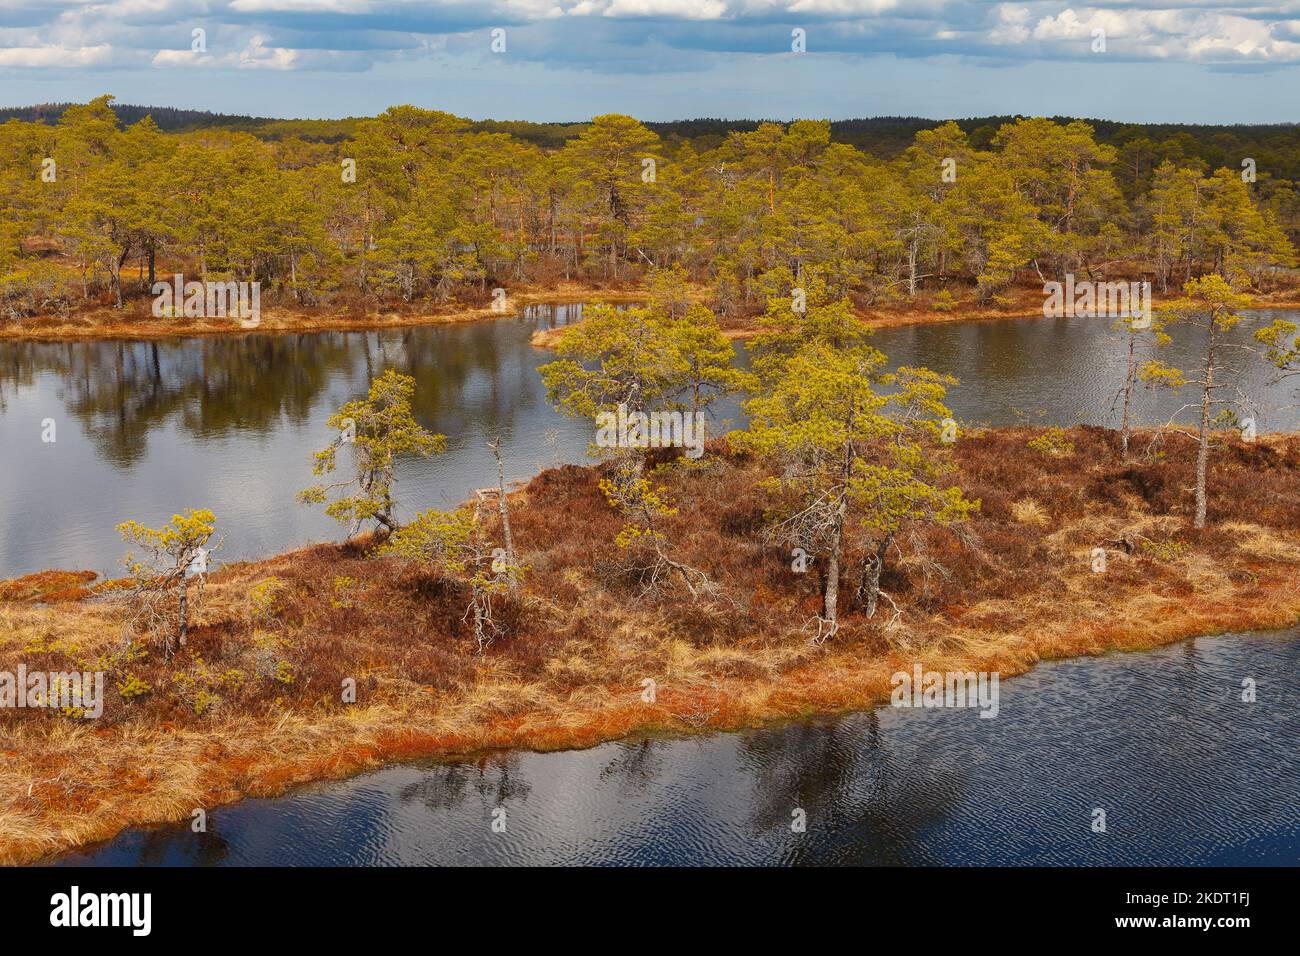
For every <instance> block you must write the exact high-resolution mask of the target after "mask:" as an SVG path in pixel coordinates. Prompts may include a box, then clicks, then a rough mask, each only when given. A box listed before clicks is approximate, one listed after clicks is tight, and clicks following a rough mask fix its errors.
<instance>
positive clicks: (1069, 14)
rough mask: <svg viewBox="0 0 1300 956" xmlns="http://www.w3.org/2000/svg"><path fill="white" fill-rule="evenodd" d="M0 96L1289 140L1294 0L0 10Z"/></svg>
mask: <svg viewBox="0 0 1300 956" xmlns="http://www.w3.org/2000/svg"><path fill="white" fill-rule="evenodd" d="M196 30H202V31H203V33H202V40H203V43H202V44H201V47H202V48H201V49H198V50H196V49H195V46H196V45H198V44H196V41H195V39H194V36H195V34H194V31H196ZM494 30H501V31H504V33H503V34H497V36H498V37H499V38H500V37H503V38H504V50H500V49H498V50H496V51H494V49H493V31H494ZM796 30H798V31H802V35H803V38H804V46H805V49H804V51H802V52H796V51H795V50H794V49H792V47H793V46H794V45H796V44H795V41H794V31H796ZM497 46H498V48H499V47H500V46H501V43H500V42H499V41H498V43H497ZM0 91H2V92H0V105H2V106H18V105H26V104H30V103H38V102H50V101H61V100H83V101H84V100H86V99H89V98H90V97H92V96H96V95H98V94H100V93H112V94H114V95H115V96H116V97H117V98H118V100H119V101H121V102H127V103H143V104H148V105H159V106H176V107H188V108H197V109H210V110H216V111H221V112H229V113H250V114H255V115H262V116H285V117H289V116H302V117H338V116H347V115H363V114H374V113H376V112H379V111H381V110H383V109H384V108H386V107H388V106H390V105H393V104H396V103H414V104H416V105H418V106H425V107H430V108H437V109H444V110H447V111H449V112H453V113H457V114H460V115H463V116H470V117H474V118H483V117H493V118H500V119H530V120H580V119H586V118H588V117H590V116H593V115H596V114H599V113H605V112H623V113H630V114H632V115H634V116H637V117H639V118H642V119H647V120H665V119H679V118H687V117H696V116H721V117H728V118H737V117H749V118H760V117H770V118H778V119H789V118H794V117H830V118H834V119H842V118H847V117H853V116H880V115H920V116H929V117H934V118H948V117H962V116H976V115H988V114H1006V113H1024V114H1064V115H1076V116H1091V117H1100V118H1107V119H1118V120H1130V121H1137V122H1141V121H1176V122H1203V123H1224V122H1243V123H1246V122H1251V123H1254V122H1293V121H1297V120H1300V109H1298V108H1297V106H1296V104H1297V103H1300V0H1278V2H1271V3H1270V2H1210V0H1186V2H1184V3H1182V4H1180V5H1178V6H1171V5H1168V4H1166V3H1162V2H1159V0H1153V2H1145V3H1142V2H1140V3H1128V4H1106V3H1095V4H1092V5H1082V4H1077V3H1066V2H1058V0H1027V2H997V0H965V2H957V0H419V2H415V0H101V2H80V0H0Z"/></svg>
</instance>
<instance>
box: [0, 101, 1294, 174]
mask: <svg viewBox="0 0 1300 956" xmlns="http://www.w3.org/2000/svg"><path fill="white" fill-rule="evenodd" d="M73 105H76V104H72V103H42V104H40V105H37V106H19V107H11V108H6V109H0V122H4V121H5V120H9V119H17V120H23V121H25V122H40V123H57V122H58V121H59V118H60V117H61V116H62V115H63V113H64V111H65V110H66V109H68V107H70V106H73ZM113 112H114V113H116V114H117V117H118V121H119V122H120V123H121V124H122V125H123V126H129V125H131V124H132V123H135V122H138V121H139V120H142V119H144V118H145V117H146V116H150V117H152V118H153V121H154V122H155V123H157V124H158V128H159V129H161V130H162V131H163V132H165V133H183V132H190V131H193V130H200V129H209V128H212V127H221V128H223V129H228V130H238V131H241V132H245V133H251V134H252V135H254V136H256V137H258V138H259V139H267V140H278V139H284V138H286V137H298V138H300V139H304V140H311V141H315V142H324V143H336V142H340V141H342V140H345V139H350V138H352V137H354V136H355V135H356V132H357V126H358V124H359V123H362V122H364V121H365V119H366V117H350V118H347V119H337V120H314V119H292V120H282V119H269V118H267V117H261V116H237V115H233V114H230V113H209V112H207V111H206V110H182V109H175V108H173V107H170V106H131V105H127V104H122V103H114V104H113ZM1020 118H1021V117H1019V116H1014V115H1008V116H979V117H973V118H969V119H955V120H952V121H951V122H953V123H956V125H957V126H958V127H959V128H960V129H961V130H962V131H963V132H964V133H966V135H967V138H968V139H969V142H970V144H971V145H972V146H973V147H975V148H976V149H988V148H989V145H990V144H991V143H992V142H993V138H994V137H995V136H996V135H997V132H998V130H999V129H1001V128H1002V126H1004V125H1005V124H1007V123H1013V122H1015V121H1016V120H1017V119H1020ZM1076 118H1077V119H1082V120H1083V121H1084V122H1086V123H1087V124H1088V125H1089V126H1091V127H1092V128H1093V131H1094V134H1095V136H1096V139H1097V141H1098V142H1100V143H1105V144H1106V145H1108V146H1114V147H1116V148H1117V149H1119V150H1120V151H1121V153H1122V154H1123V155H1124V157H1125V158H1126V159H1127V160H1128V161H1129V163H1130V165H1131V167H1132V168H1133V169H1135V170H1137V171H1138V175H1139V176H1140V175H1141V172H1140V171H1141V169H1142V168H1143V166H1144V165H1145V164H1147V163H1148V162H1149V161H1150V160H1151V159H1152V158H1155V157H1159V159H1172V160H1179V159H1199V160H1201V161H1202V162H1204V163H1205V164H1206V165H1207V166H1209V167H1211V168H1215V169H1217V168H1218V167H1220V166H1239V165H1240V161H1241V157H1245V156H1249V157H1251V158H1253V159H1254V160H1255V161H1256V164H1257V165H1258V166H1259V167H1260V168H1264V169H1268V170H1271V171H1272V172H1273V175H1274V177H1275V178H1279V179H1289V180H1292V181H1293V182H1296V181H1300V123H1274V124H1260V125H1253V126H1252V125H1243V124H1234V125H1231V126H1202V125H1196V124H1188V123H1116V122H1112V121H1110V120H1099V119H1088V118H1087V117H1069V116H1052V117H1049V119H1051V120H1052V121H1053V122H1056V123H1061V124H1064V123H1069V122H1070V121H1071V120H1073V119H1076ZM765 122H766V123H771V122H780V121H778V120H770V119H759V120H724V119H711V118H701V119H686V120H674V121H672V122H670V123H652V122H646V123H643V125H644V126H645V127H646V128H647V129H650V130H653V131H654V132H655V133H656V134H658V136H659V137H660V138H661V139H663V140H665V141H668V142H686V143H690V144H691V145H692V146H694V147H696V148H697V149H708V148H712V147H714V146H718V145H720V144H721V143H722V142H723V141H724V140H725V139H726V138H727V137H728V136H729V135H730V134H732V133H751V132H753V131H754V130H756V129H758V127H759V125H760V124H762V123H765ZM944 122H946V121H945V120H933V119H925V118H923V117H920V116H874V117H869V118H862V119H847V120H831V121H830V128H831V142H833V143H845V144H847V145H849V146H856V147H857V148H858V149H860V150H863V151H864V152H867V153H870V154H871V155H872V156H877V157H879V158H881V159H893V158H895V157H897V156H899V155H901V154H902V153H903V151H904V150H905V149H907V147H909V146H911V145H912V141H913V140H914V139H915V138H916V134H917V133H919V132H920V131H921V130H927V129H934V128H936V127H938V126H941V125H943V123H944ZM590 125H591V124H590V122H572V123H530V122H526V121H524V120H478V121H470V127H469V128H470V129H471V130H473V131H476V132H485V133H508V134H509V135H511V136H513V137H515V138H516V139H520V140H523V141H524V142H527V143H532V144H533V145H535V146H541V147H544V148H552V149H553V148H559V147H560V146H563V145H564V144H565V143H566V142H568V141H569V140H571V139H573V138H574V137H575V136H577V135H578V134H579V133H581V132H582V131H583V130H584V129H586V128H587V127H588V126H590Z"/></svg>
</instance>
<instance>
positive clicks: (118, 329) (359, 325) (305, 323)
mask: <svg viewBox="0 0 1300 956" xmlns="http://www.w3.org/2000/svg"><path fill="white" fill-rule="evenodd" d="M646 296H647V293H646V292H645V291H644V290H641V289H605V288H599V287H596V286H592V285H584V284H578V283H560V284H557V285H556V286H555V287H554V288H546V289H543V288H528V289H511V290H510V297H509V299H508V300H507V301H506V304H505V310H506V311H505V314H507V315H509V314H512V313H513V312H514V311H515V310H516V309H519V308H521V307H523V306H526V305H534V304H540V303H555V302H574V301H604V302H635V301H641V300H644V299H645V298H646ZM501 315H502V313H501V312H499V311H497V310H495V309H493V308H492V306H491V305H489V304H483V303H482V302H477V301H475V302H464V301H451V302H446V303H432V302H419V303H411V304H409V305H403V306H402V307H401V308H393V309H382V310H378V311H376V310H375V309H374V308H371V307H364V306H360V305H356V304H352V305H341V306H338V307H334V308H328V309H326V308H318V309H307V308H297V307H291V306H274V307H270V306H268V307H264V308H263V309H262V316H261V321H260V323H259V324H258V326H257V327H256V328H255V329H246V328H244V327H243V326H241V325H240V323H239V320H238V319H234V318H226V319H221V318H213V319H202V318H177V319H173V318H165V319H159V318H155V317H154V316H153V315H152V314H151V312H150V304H149V300H135V301H133V302H131V303H130V304H129V305H128V307H127V308H125V309H121V310H119V309H115V308H113V307H111V306H95V307H87V308H82V309H78V310H77V311H75V312H74V313H72V314H69V315H44V316H36V317H33V318H29V319H23V320H21V321H13V322H0V339H30V340H35V341H57V340H61V339H78V340H84V339H161V338H172V337H175V336H189V335H248V334H250V333H267V332H364V331H374V330H382V329H399V328H407V327H410V326H418V325H446V324H451V323H458V322H474V321H478V320H482V319H494V318H500V317H501Z"/></svg>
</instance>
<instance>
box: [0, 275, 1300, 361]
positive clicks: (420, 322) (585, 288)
mask: <svg viewBox="0 0 1300 956" xmlns="http://www.w3.org/2000/svg"><path fill="white" fill-rule="evenodd" d="M1017 291H1018V293H1019V294H1018V295H1017V297H1016V301H1015V303H1014V305H1013V306H1011V307H1007V308H994V307H988V306H980V305H977V304H976V303H974V302H972V301H967V300H961V301H960V302H959V303H958V304H957V305H955V306H954V307H952V308H950V309H948V310H943V311H940V310H936V309H933V308H927V307H924V306H923V305H918V304H899V305H897V306H885V307H880V306H872V307H866V308H860V309H859V310H858V314H859V315H860V316H862V317H863V318H864V319H865V320H866V321H867V322H868V323H869V324H870V325H871V327H872V328H873V329H890V328H900V327H904V326H912V325H945V324H951V323H966V322H992V321H998V320H1002V319H1036V318H1044V316H1043V314H1042V304H1041V295H1039V294H1038V293H1036V292H1034V293H1033V294H1030V293H1031V292H1032V290H1029V289H1019V290H1017ZM693 294H694V295H696V296H699V295H702V294H703V293H702V291H701V290H698V289H697V290H693ZM649 297H650V292H649V291H648V290H645V289H603V288H599V287H596V286H590V285H582V284H577V283H574V284H569V285H565V286H562V287H559V288H556V289H540V290H525V291H522V292H520V293H518V294H517V295H514V296H511V297H510V298H508V299H507V300H506V305H505V307H504V309H501V310H498V309H494V308H492V307H491V306H483V307H478V308H463V307H455V306H453V307H450V308H447V309H446V310H445V311H441V312H427V311H419V312H397V311H387V312H378V313H367V314H365V315H364V316H357V315H352V314H346V313H343V312H340V313H338V314H330V313H325V314H321V313H319V312H317V311H307V310H295V309H289V308H280V307H277V308H268V309H267V310H266V314H265V316H264V317H263V319H262V321H261V322H260V323H259V324H258V326H257V327H256V328H243V327H242V326H240V324H239V322H238V320H233V319H220V320H210V321H209V320H204V319H189V320H181V321H179V322H178V321H175V320H161V319H154V318H152V317H151V316H141V315H138V314H135V313H121V312H117V311H116V310H113V309H111V308H107V307H101V308H98V309H86V310H81V311H80V312H79V313H76V314H74V315H72V316H68V317H63V316H38V317H36V318H32V319H25V320H22V321H9V322H5V323H0V341H28V342H66V341H103V340H116V341H162V340H168V339H178V338H200V337H202V338H207V337H217V336H239V335H264V334H268V333H271V334H305V333H316V332H372V331H376V332H382V331H389V330H393V329H406V328H421V327H426V326H439V325H460V324H465V323H469V322H481V321H491V320H496V319H505V318H511V317H513V316H514V315H515V314H516V313H517V312H518V310H520V309H521V308H525V307H527V306H530V305H547V304H556V305H563V304H574V303H582V304H586V303H597V302H611V303H627V302H644V301H645V300H647V299H648V298H649ZM1174 298H1176V296H1175V295H1174V294H1169V295H1162V296H1159V297H1157V298H1156V303H1157V304H1159V303H1160V302H1163V301H1170V300H1172V299H1174ZM1250 308H1251V309H1300V288H1293V289H1286V290H1282V291H1280V292H1277V293H1273V294H1270V295H1268V296H1260V297H1257V298H1256V299H1255V300H1254V301H1253V302H1252V304H1251V306H1250ZM760 317H761V316H755V317H752V318H751V319H750V321H749V323H748V324H745V325H741V326H731V327H724V328H723V333H724V334H725V335H726V336H727V337H728V338H730V339H733V340H736V339H740V340H743V339H747V338H751V337H752V336H754V335H757V334H759V333H760V332H761V331H762V327H761V326H759V325H756V324H754V320H756V319H758V318H760ZM562 331H563V328H558V329H547V330H545V331H539V332H536V333H534V335H533V339H532V344H533V345H534V346H536V347H538V348H547V349H549V348H554V341H555V339H556V338H557V337H558V336H559V334H560V333H561V332H562Z"/></svg>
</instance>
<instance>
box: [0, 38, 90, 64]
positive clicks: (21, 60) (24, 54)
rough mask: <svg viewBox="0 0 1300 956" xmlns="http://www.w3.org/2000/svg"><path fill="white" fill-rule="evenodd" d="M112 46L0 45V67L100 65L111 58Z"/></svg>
mask: <svg viewBox="0 0 1300 956" xmlns="http://www.w3.org/2000/svg"><path fill="white" fill-rule="evenodd" d="M112 56H113V48H112V46H110V45H109V44H107V43H104V44H100V45H99V46H83V47H63V46H11V47H0V67H34V68H38V69H48V68H49V67H63V68H69V67H79V66H100V65H103V64H105V63H107V62H109V60H111V59H112Z"/></svg>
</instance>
